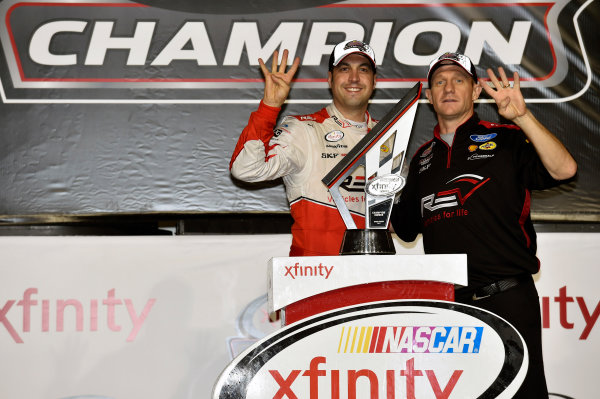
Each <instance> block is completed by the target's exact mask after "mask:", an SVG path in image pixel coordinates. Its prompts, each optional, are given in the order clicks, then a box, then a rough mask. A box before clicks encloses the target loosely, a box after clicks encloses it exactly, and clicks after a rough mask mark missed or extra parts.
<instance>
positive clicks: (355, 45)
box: [344, 40, 369, 52]
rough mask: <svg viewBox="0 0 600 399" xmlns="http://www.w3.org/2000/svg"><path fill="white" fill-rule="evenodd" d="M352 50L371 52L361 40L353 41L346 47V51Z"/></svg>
mask: <svg viewBox="0 0 600 399" xmlns="http://www.w3.org/2000/svg"><path fill="white" fill-rule="evenodd" d="M351 48H355V49H358V50H360V51H364V52H367V51H369V46H368V45H367V44H365V43H363V42H361V41H360V40H352V41H350V42H348V43H346V45H345V46H344V50H350V49H351Z"/></svg>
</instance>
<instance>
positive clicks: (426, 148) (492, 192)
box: [391, 53, 577, 399]
mask: <svg viewBox="0 0 600 399" xmlns="http://www.w3.org/2000/svg"><path fill="white" fill-rule="evenodd" d="M498 72H499V75H500V79H498V78H497V77H496V76H495V74H494V72H493V71H492V70H491V69H488V70H487V73H488V76H489V78H490V80H491V82H492V84H493V85H494V86H495V89H494V88H492V87H490V86H489V85H488V84H487V83H485V82H483V81H480V82H479V83H478V79H477V73H476V71H475V68H474V66H473V64H472V63H471V60H470V59H469V58H468V57H465V56H464V55H462V54H457V53H446V54H444V55H442V56H440V57H439V58H438V59H436V60H434V61H433V62H432V63H431V65H430V69H429V73H428V82H429V89H427V90H426V95H427V98H428V100H429V102H430V103H431V104H432V105H433V108H434V110H435V111H436V115H437V119H438V125H437V126H436V127H435V129H434V137H433V139H432V140H430V141H428V142H427V143H425V144H424V145H423V146H422V147H421V148H420V149H419V150H418V151H417V152H416V154H415V155H414V157H413V159H412V161H411V164H410V170H409V175H408V178H407V184H406V186H405V187H404V190H403V192H402V194H401V197H400V201H399V202H398V204H396V205H395V206H394V209H393V212H392V217H391V222H392V225H393V228H394V231H395V232H396V233H397V234H398V236H399V237H400V238H401V239H402V240H404V241H407V242H410V241H413V240H414V239H415V238H416V236H417V234H419V233H422V234H423V246H424V249H425V252H426V253H430V254H432V253H437V254H443V253H466V254H467V263H468V279H469V285H468V287H465V288H462V289H459V290H456V301H457V302H462V303H467V304H470V305H473V306H477V307H480V308H483V309H487V310H489V311H491V312H493V313H495V314H497V315H499V316H501V317H503V318H504V319H506V320H508V321H509V322H510V323H511V324H513V326H515V328H516V329H517V330H518V331H519V332H520V333H521V335H522V336H523V338H524V340H525V342H526V343H527V347H528V351H529V368H528V371H527V375H526V378H525V381H524V382H523V384H522V386H521V388H520V390H519V391H518V392H517V394H516V396H515V398H527V399H532V398H544V399H547V398H548V392H547V388H546V380H545V376H544V368H543V359H542V346H541V317H540V309H539V302H538V295H537V291H536V289H535V286H534V283H533V279H532V276H531V275H532V274H533V273H536V272H537V271H538V269H539V262H538V259H537V258H536V254H535V253H536V237H535V231H534V229H533V224H532V222H531V218H530V215H529V206H530V190H531V189H544V188H549V187H552V186H555V185H557V184H560V182H561V181H562V180H564V179H568V178H571V177H572V176H573V175H574V174H575V173H576V170H577V164H576V163H575V161H574V159H573V158H572V157H571V155H570V154H569V152H568V151H567V150H566V148H565V147H564V146H563V145H562V144H561V143H560V141H558V139H556V137H555V136H554V135H553V134H552V133H550V132H549V131H548V130H547V129H546V128H545V127H544V126H543V125H542V124H541V123H539V121H537V119H535V117H534V116H533V115H532V114H531V112H530V111H529V110H528V109H527V108H526V106H525V101H524V99H523V96H522V94H521V91H520V87H519V75H518V74H517V73H516V72H515V73H514V87H510V84H509V81H508V79H507V76H506V74H505V72H504V70H503V69H502V68H499V69H498ZM482 88H483V89H484V90H485V91H486V93H488V94H489V95H490V96H491V97H492V98H493V99H494V100H495V102H496V104H497V105H498V112H499V114H500V115H501V116H503V117H504V118H506V119H509V120H511V121H513V122H514V123H515V124H516V126H515V125H499V124H495V123H490V122H485V121H481V120H479V118H478V117H477V114H475V113H474V105H473V103H474V101H475V100H476V99H477V98H478V97H479V94H480V92H481V90H482Z"/></svg>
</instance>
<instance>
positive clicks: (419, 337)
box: [338, 326, 483, 353]
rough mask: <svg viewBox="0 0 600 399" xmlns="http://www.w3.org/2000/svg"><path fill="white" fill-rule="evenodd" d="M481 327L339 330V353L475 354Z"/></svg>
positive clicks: (397, 327)
mask: <svg viewBox="0 0 600 399" xmlns="http://www.w3.org/2000/svg"><path fill="white" fill-rule="evenodd" d="M482 335H483V327H468V326H443V327H442V326H438V327H431V326H420V327H419V326H394V327H390V326H381V327H373V326H368V327H367V326H365V327H342V331H341V333H340V342H339V346H338V353H478V352H479V347H480V346H481V338H482Z"/></svg>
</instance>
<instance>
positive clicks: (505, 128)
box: [478, 120, 521, 133]
mask: <svg viewBox="0 0 600 399" xmlns="http://www.w3.org/2000/svg"><path fill="white" fill-rule="evenodd" d="M478 125H479V126H481V127H483V128H485V129H486V130H495V131H499V132H503V133H514V132H517V131H521V128H520V127H518V126H517V125H512V124H509V123H495V122H490V121H484V120H480V121H479V123H478Z"/></svg>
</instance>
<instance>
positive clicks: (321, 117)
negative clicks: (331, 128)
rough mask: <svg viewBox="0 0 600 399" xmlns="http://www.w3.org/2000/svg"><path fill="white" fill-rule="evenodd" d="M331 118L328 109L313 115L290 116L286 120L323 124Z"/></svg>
mask: <svg viewBox="0 0 600 399" xmlns="http://www.w3.org/2000/svg"><path fill="white" fill-rule="evenodd" d="M328 118H330V115H329V112H327V109H326V108H322V109H320V110H319V111H317V112H314V113H312V114H304V115H288V116H286V117H285V118H284V120H287V121H290V120H291V121H298V122H317V123H323V122H324V121H325V120H326V119H328Z"/></svg>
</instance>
